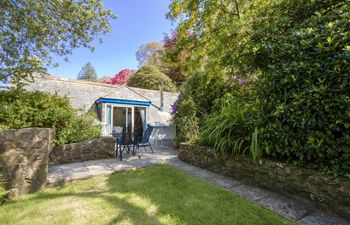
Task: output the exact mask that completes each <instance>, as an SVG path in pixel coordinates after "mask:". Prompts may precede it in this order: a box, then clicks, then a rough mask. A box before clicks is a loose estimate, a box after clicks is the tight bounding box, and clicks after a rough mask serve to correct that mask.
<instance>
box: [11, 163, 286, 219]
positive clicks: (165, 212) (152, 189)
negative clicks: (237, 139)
mask: <svg viewBox="0 0 350 225" xmlns="http://www.w3.org/2000/svg"><path fill="white" fill-rule="evenodd" d="M102 180H103V184H102V183H99V182H101V181H102ZM99 185H101V186H100V187H99ZM66 197H77V198H80V199H89V200H93V201H92V203H93V204H95V203H96V204H97V203H98V202H99V201H100V200H102V201H103V202H104V203H106V204H107V205H108V206H110V208H111V210H112V211H113V212H114V211H115V213H113V214H110V213H109V214H108V213H105V215H103V216H106V215H111V216H110V217H111V218H108V217H107V220H106V221H107V222H104V224H105V225H112V224H120V223H122V222H125V221H127V222H128V224H135V225H138V224H152V225H161V224H189V225H190V224H210V225H216V224H218V225H219V224H236V225H250V224H254V225H271V224H292V223H290V222H288V221H287V220H284V219H281V218H279V217H278V216H276V215H273V214H271V213H270V212H268V211H267V210H264V209H262V208H260V207H259V206H257V205H254V204H251V203H249V202H247V201H244V200H242V199H240V198H238V197H237V196H234V195H232V194H231V193H229V192H226V191H223V190H219V189H218V188H217V187H215V186H213V185H210V184H207V183H206V182H204V181H200V180H198V179H195V178H193V177H191V176H189V175H187V174H185V173H184V172H183V171H180V170H179V169H177V168H174V167H172V166H169V165H155V166H152V167H148V168H142V169H137V170H134V171H127V172H122V173H116V174H112V175H110V176H108V177H106V178H103V179H100V178H92V179H91V180H84V181H78V182H74V183H72V184H69V185H66V186H62V187H56V188H55V189H50V191H43V192H39V193H36V194H34V195H32V196H28V197H27V198H26V199H23V200H19V201H14V202H12V203H8V204H9V205H11V204H27V205H29V204H32V203H33V202H34V203H35V202H36V201H37V202H40V201H49V200H59V199H63V198H66ZM56 202H58V201H56ZM34 203H33V204H34ZM152 207H154V209H153V210H152V209H150V208H152ZM14 208H16V207H14ZM22 216H23V218H24V217H30V216H31V215H30V211H28V212H26V214H24V215H22ZM101 224H103V223H102V221H101Z"/></svg>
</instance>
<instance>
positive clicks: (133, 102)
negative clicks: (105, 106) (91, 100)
mask: <svg viewBox="0 0 350 225" xmlns="http://www.w3.org/2000/svg"><path fill="white" fill-rule="evenodd" d="M96 103H97V104H100V103H113V104H122V105H140V106H150V105H151V104H152V102H149V101H148V102H147V101H137V100H125V99H116V98H99V99H98V100H97V101H96Z"/></svg>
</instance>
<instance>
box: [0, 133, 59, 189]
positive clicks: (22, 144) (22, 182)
mask: <svg viewBox="0 0 350 225" xmlns="http://www.w3.org/2000/svg"><path fill="white" fill-rule="evenodd" d="M54 134H55V132H54V130H53V129H49V128H25V129H18V130H5V131H1V132H0V182H1V183H2V185H3V186H4V187H5V189H7V190H10V192H11V194H12V195H20V194H25V193H28V192H34V191H38V190H40V189H41V188H43V187H44V186H45V184H46V177H47V173H48V158H49V154H50V152H51V150H52V147H53V145H52V144H53V140H54Z"/></svg>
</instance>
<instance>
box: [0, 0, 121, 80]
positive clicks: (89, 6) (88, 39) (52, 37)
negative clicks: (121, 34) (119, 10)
mask: <svg viewBox="0 0 350 225" xmlns="http://www.w3.org/2000/svg"><path fill="white" fill-rule="evenodd" d="M114 17H115V15H114V14H113V13H112V12H111V11H110V10H108V9H104V8H103V3H102V1H101V0H79V1H77V0H74V1H73V0H72V1H61V0H51V1H36V0H26V1H21V0H10V1H1V2H0V24H1V25H0V81H1V82H5V83H8V82H12V83H14V84H16V85H17V86H20V85H21V84H23V82H24V81H30V80H31V78H32V74H33V73H46V68H47V67H49V66H55V65H57V64H55V63H54V62H53V61H52V56H53V55H58V56H62V57H66V56H67V55H69V54H71V53H72V50H73V49H75V48H79V47H86V48H89V49H91V50H93V49H94V48H93V46H92V45H91V43H92V41H93V40H94V39H95V37H96V36H98V35H100V34H105V33H107V32H109V30H110V28H111V25H110V22H109V21H110V19H111V18H114Z"/></svg>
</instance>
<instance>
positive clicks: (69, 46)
mask: <svg viewBox="0 0 350 225" xmlns="http://www.w3.org/2000/svg"><path fill="white" fill-rule="evenodd" d="M19 2H20V1H16V0H14V1H8V2H5V3H0V8H1V10H0V11H2V12H4V13H3V15H5V16H3V17H1V18H0V20H2V21H3V23H2V25H1V29H0V85H1V86H0V112H1V113H0V131H1V130H7V129H20V128H28V127H40V128H54V129H55V132H56V139H55V140H54V145H55V146H62V145H64V144H68V143H74V142H80V141H84V140H90V139H95V138H99V137H101V126H100V125H99V123H97V122H96V115H95V114H94V113H87V114H84V113H83V112H80V111H76V110H74V109H73V108H72V107H71V106H70V104H69V99H68V98H66V97H62V96H60V95H58V94H55V95H50V94H47V93H42V92H38V91H37V92H26V91H24V89H23V87H24V86H25V84H26V83H27V82H31V81H33V74H46V73H47V67H49V66H54V64H55V63H54V62H53V58H52V55H53V54H55V55H58V56H61V57H65V56H67V55H70V54H72V52H73V50H74V49H76V48H80V47H85V48H88V49H91V50H93V49H94V46H93V45H92V42H93V40H94V38H95V37H97V36H99V35H102V34H107V33H108V32H110V30H111V22H110V21H111V20H112V19H115V18H116V16H115V15H114V14H113V13H112V12H111V11H110V10H108V9H104V7H103V4H102V1H101V0H88V1H87V0H82V1H81V3H82V4H78V3H77V1H63V2H62V1H57V0H54V1H50V3H48V2H46V1H25V2H20V3H19ZM35 13H37V14H38V15H42V16H33V15H32V14H35ZM166 17H167V19H168V20H170V21H171V22H173V23H174V24H176V28H175V29H174V31H173V32H172V33H171V34H165V35H164V39H163V42H162V43H158V44H154V43H148V45H147V44H146V45H142V46H141V47H140V49H139V51H138V52H137V53H136V55H137V58H138V60H139V64H140V65H139V69H138V70H137V71H131V70H128V69H124V70H122V71H120V72H119V73H117V74H116V75H115V77H105V79H101V80H99V82H101V83H105V84H109V85H122V84H128V85H129V86H131V87H139V88H148V89H155V90H157V89H164V91H170V92H180V95H179V97H178V99H177V101H176V102H175V103H174V104H173V106H172V114H173V119H172V122H173V123H174V124H175V125H176V135H177V137H176V142H178V143H180V142H181V143H187V146H191V147H198V149H205V148H207V147H208V148H210V149H211V150H213V151H214V152H215V153H214V154H212V152H210V151H209V150H208V151H206V152H205V153H204V154H203V151H202V152H200V151H198V152H199V153H198V155H200V154H203V155H205V156H207V155H212V156H213V157H212V158H215V157H216V158H215V159H216V160H217V161H218V162H219V163H222V161H220V160H221V158H220V157H217V155H219V156H224V157H223V158H225V160H226V158H228V161H229V160H231V162H233V161H234V160H236V161H237V160H238V161H239V160H240V159H241V163H238V164H239V166H242V162H243V163H244V162H247V160H249V166H251V165H263V161H264V160H265V161H266V162H267V161H268V162H273V165H276V167H274V168H277V170H280V171H283V172H285V174H290V173H291V172H290V171H291V170H289V166H291V168H293V169H294V168H300V169H302V170H303V171H306V172H307V174H308V176H310V177H312V176H313V173H314V174H317V175H320V176H321V177H322V179H318V180H323V178H324V180H327V182H328V181H329V183H332V182H333V181H335V180H336V179H339V180H341V182H342V184H344V185H343V186H341V185H340V182H339V185H338V183H337V184H336V185H338V186H341V187H345V186H346V185H348V184H349V179H350V163H349V162H350V91H349V90H350V0H329V1H322V0H256V1H248V0H233V1H232V0H230V1H228V0H191V1H189V0H170V4H169V12H168V13H167V15H166ZM28 18H30V19H28ZM19 24H20V26H19ZM47 24H50V26H47ZM18 27H22V28H23V29H22V28H21V29H18ZM146 53H147V54H148V55H147V54H146ZM84 71H90V72H91V71H93V72H92V75H93V76H90V75H91V74H90V75H89V76H85V75H86V74H83V73H82V74H79V77H78V79H86V80H89V79H90V78H91V77H92V78H91V79H92V80H93V81H97V79H96V78H97V76H96V73H95V71H94V69H92V66H91V64H90V63H88V64H86V66H85V67H84V68H83V72H84ZM88 78H89V79H88ZM160 84H162V87H160V86H161V85H160ZM2 89H5V90H2ZM201 146H205V148H201ZM0 147H1V146H0ZM191 147H189V148H184V149H181V150H182V151H188V152H189V151H191V150H190V149H191ZM193 152H195V151H193ZM206 153H210V154H206ZM188 155H190V154H188ZM191 157H192V156H191ZM233 159H234V160H233ZM203 161H205V160H203ZM208 161H210V160H206V162H208ZM212 161H214V160H212ZM219 163H218V164H219ZM234 163H235V162H233V163H232V164H231V165H238V164H234ZM247 165H248V163H247V164H246V167H248V166H247ZM280 165H288V166H286V167H283V169H279V168H280V167H279V166H280ZM0 166H1V165H0ZM220 166H221V164H220ZM237 168H239V167H238V166H237ZM240 168H242V167H240ZM249 168H251V167H249ZM249 168H248V170H249ZM231 169H232V168H231ZM46 170H47V168H46ZM248 170H247V171H248ZM293 171H294V170H293ZM46 172H47V171H46ZM248 172H249V174H251V172H252V170H249V171H248ZM248 172H247V174H248ZM253 172H254V171H253ZM260 172H261V171H260ZM269 172H271V171H268V172H264V173H263V174H264V175H266V174H267V176H272V175H273V173H272V172H271V173H269ZM277 172H279V171H277ZM271 174H272V175H271ZM0 175H1V174H0ZM293 175H295V174H293ZM297 175H298V174H297V173H296V175H295V176H297ZM315 177H316V176H315ZM317 177H319V176H317ZM0 178H2V177H1V176H0ZM288 178H289V177H287V178H286V177H285V176H279V177H278V179H280V183H283V179H288ZM333 179H334V180H333ZM275 180H277V178H276V177H275V178H274V179H273V181H275ZM295 180H296V179H295ZM269 181H271V180H269ZM288 182H291V183H292V182H293V180H292V181H291V180H288ZM288 182H285V183H288ZM312 182H313V180H311V183H312ZM270 183H271V182H270ZM299 183H300V182H299ZM315 183H316V182H314V183H313V184H315ZM332 184H333V183H332ZM2 185H3V183H2V180H1V179H0V202H1V203H2V201H3V200H8V199H7V197H8V194H9V193H8V192H7V191H5V189H4V188H3V187H2ZM281 186H283V185H281ZM276 187H279V186H278V185H276ZM332 187H333V186H332ZM305 189H306V188H305ZM320 189H322V188H320ZM324 189H325V190H326V189H327V188H324ZM328 190H329V189H327V191H328ZM307 191H308V189H307ZM307 191H305V192H307ZM341 191H343V192H342V193H344V196H345V197H344V198H342V197H343V195H342V197H340V199H342V200H343V201H345V202H346V204H348V202H349V201H346V200H347V199H348V198H349V195H348V192H346V191H347V190H345V191H344V190H341ZM328 193H329V192H328ZM334 193H335V194H334ZM334 193H331V194H330V195H328V196H332V194H334V195H336V193H340V192H335V191H334ZM308 194H310V193H308ZM313 197H314V196H312V192H311V195H308V196H307V197H306V198H313ZM334 199H335V198H334ZM323 200H324V199H322V201H323ZM338 200H339V198H337V201H338ZM340 201H341V200H340ZM322 203H323V202H322ZM337 203H338V202H337ZM346 207H348V205H346ZM344 211H346V209H345V210H344ZM346 213H348V212H346ZM346 213H344V215H345V214H346ZM339 214H340V213H339ZM346 215H347V216H349V214H346ZM0 224H242V225H243V224H247V225H248V224H257V225H258V224H294V223H293V222H291V221H289V220H287V219H285V218H282V217H279V216H277V215H275V214H273V213H272V212H270V211H268V210H266V209H263V208H261V207H259V206H258V205H256V204H254V203H252V202H249V201H247V200H245V199H242V198H240V197H238V196H236V195H232V194H231V193H229V192H228V191H226V190H223V189H220V188H218V187H216V186H214V185H211V184H209V183H207V182H205V181H203V180H199V179H196V178H194V177H192V176H190V175H188V174H185V173H184V172H182V171H180V170H178V169H176V168H174V167H172V166H170V165H155V166H151V167H148V168H144V169H137V170H133V171H129V172H122V173H117V174H113V175H111V176H99V177H93V178H89V179H86V180H81V181H76V182H72V183H70V184H67V185H65V186H57V187H51V188H46V189H45V190H43V191H40V192H37V193H32V194H28V195H24V196H20V197H16V198H14V199H13V200H11V201H9V202H7V203H5V204H3V205H1V207H0Z"/></svg>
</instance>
